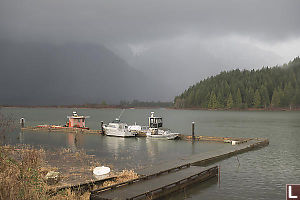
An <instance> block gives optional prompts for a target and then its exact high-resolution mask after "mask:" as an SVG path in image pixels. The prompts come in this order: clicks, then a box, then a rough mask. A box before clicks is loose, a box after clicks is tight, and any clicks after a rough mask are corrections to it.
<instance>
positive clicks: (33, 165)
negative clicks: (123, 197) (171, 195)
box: [0, 146, 137, 200]
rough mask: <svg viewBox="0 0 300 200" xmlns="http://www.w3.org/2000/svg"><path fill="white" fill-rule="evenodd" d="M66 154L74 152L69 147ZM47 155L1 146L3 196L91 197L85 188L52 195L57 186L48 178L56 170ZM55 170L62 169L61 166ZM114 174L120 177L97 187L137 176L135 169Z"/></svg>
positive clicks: (0, 174)
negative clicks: (46, 177) (50, 183)
mask: <svg viewBox="0 0 300 200" xmlns="http://www.w3.org/2000/svg"><path fill="white" fill-rule="evenodd" d="M64 153H67V154H70V152H69V151H68V150H66V151H65V152H63V153H61V154H62V155H63V154H64ZM47 154H48V152H46V151H45V150H43V149H34V148H31V147H24V146H23V147H16V146H0V199H51V200H54V199H89V195H90V193H89V191H88V192H85V193H83V194H82V192H81V191H71V190H70V189H67V190H63V191H60V192H58V193H57V194H56V195H54V196H50V195H49V194H48V191H49V190H50V189H52V188H53V187H55V185H54V186H53V185H48V184H47V183H46V181H45V178H44V177H45V175H46V174H47V172H49V171H51V170H53V169H54V168H53V166H52V167H51V166H49V165H48V163H47V162H46V161H45V158H46V157H47ZM77 154H78V153H77ZM60 156H61V155H60ZM72 157H73V158H74V159H75V160H76V159H82V157H84V155H83V153H81V154H80V155H77V156H76V153H75V156H72ZM60 159H61V158H60ZM64 159H65V161H66V160H70V157H67V156H64ZM84 162H86V160H85V161H84ZM55 169H56V170H58V171H59V170H60V169H61V168H59V167H56V168H55ZM89 170H90V169H89ZM90 173H92V171H91V170H90ZM114 175H115V176H116V177H117V178H116V179H114V180H113V181H106V182H104V183H103V184H102V185H100V186H95V189H97V188H101V187H106V186H109V185H113V184H116V183H120V182H124V181H128V180H131V179H134V178H137V175H136V173H134V172H133V171H131V170H124V171H122V172H115V173H114ZM93 189H94V188H93Z"/></svg>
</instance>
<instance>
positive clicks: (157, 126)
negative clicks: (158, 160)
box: [146, 112, 179, 140]
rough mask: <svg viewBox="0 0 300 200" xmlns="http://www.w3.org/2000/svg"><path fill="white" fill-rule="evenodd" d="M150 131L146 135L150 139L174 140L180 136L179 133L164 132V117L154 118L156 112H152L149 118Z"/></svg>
mask: <svg viewBox="0 0 300 200" xmlns="http://www.w3.org/2000/svg"><path fill="white" fill-rule="evenodd" d="M148 122H149V129H148V131H147V133H146V135H147V137H149V138H157V139H168V140H173V139H176V138H177V137H178V136H179V133H172V132H171V131H170V130H164V129H163V128H162V127H163V121H162V117H156V116H154V112H151V115H150V117H149V118H148Z"/></svg>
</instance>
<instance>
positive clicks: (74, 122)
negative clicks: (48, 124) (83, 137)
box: [66, 111, 90, 130]
mask: <svg viewBox="0 0 300 200" xmlns="http://www.w3.org/2000/svg"><path fill="white" fill-rule="evenodd" d="M89 117H90V116H82V115H81V116H79V115H78V114H77V112H76V111H73V115H72V116H67V118H68V119H69V121H68V122H67V123H66V127H70V128H81V129H87V130H89V128H88V127H86V125H85V121H86V120H85V119H86V118H89Z"/></svg>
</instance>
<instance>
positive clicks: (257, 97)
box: [254, 90, 261, 108]
mask: <svg viewBox="0 0 300 200" xmlns="http://www.w3.org/2000/svg"><path fill="white" fill-rule="evenodd" d="M260 105H261V97H260V94H259V91H258V90H256V91H255V94H254V107H255V108H258V107H259V106H260Z"/></svg>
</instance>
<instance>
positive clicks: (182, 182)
mask: <svg viewBox="0 0 300 200" xmlns="http://www.w3.org/2000/svg"><path fill="white" fill-rule="evenodd" d="M213 139H214V140H217V139H218V141H224V140H226V141H227V140H230V139H235V140H233V141H241V143H237V144H236V145H230V144H228V145H226V146H225V147H224V148H220V149H217V150H215V151H210V152H205V153H203V154H197V155H192V156H188V157H183V158H179V159H177V160H173V161H168V162H164V163H162V164H158V165H155V166H148V167H146V168H143V169H140V170H137V171H136V172H137V173H138V174H139V175H140V177H141V178H138V179H135V180H131V181H128V182H125V183H120V184H117V185H112V186H109V187H106V188H102V189H99V190H94V191H92V192H91V196H90V199H96V200H98V199H101V200H102V199H105V200H108V199H149V198H150V199H156V198H160V197H163V196H165V195H167V194H169V193H172V192H174V191H177V190H180V189H182V188H185V187H187V186H189V185H191V184H193V183H196V182H203V181H205V180H207V179H209V178H212V177H215V176H217V175H218V168H217V167H216V166H214V167H211V168H204V167H203V166H206V165H209V164H212V163H214V162H217V161H219V160H222V159H225V158H228V157H231V156H234V155H237V154H239V153H244V152H247V151H250V150H253V149H256V148H260V147H264V146H267V145H268V144H269V141H268V139H264V138H248V139H243V138H222V137H220V138H217V137H214V138H213Z"/></svg>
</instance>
